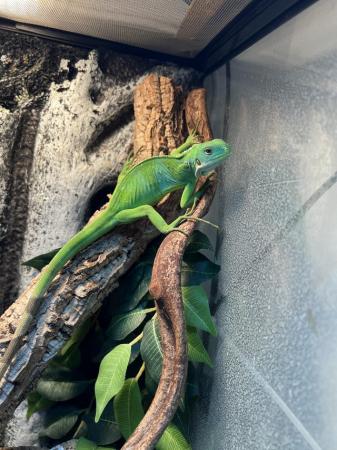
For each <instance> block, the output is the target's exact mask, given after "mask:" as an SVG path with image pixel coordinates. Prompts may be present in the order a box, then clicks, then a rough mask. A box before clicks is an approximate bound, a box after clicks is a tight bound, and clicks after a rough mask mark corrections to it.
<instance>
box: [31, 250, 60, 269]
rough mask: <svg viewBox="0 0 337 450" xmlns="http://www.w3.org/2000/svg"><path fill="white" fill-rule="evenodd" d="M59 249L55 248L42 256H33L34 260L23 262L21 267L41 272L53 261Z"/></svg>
mask: <svg viewBox="0 0 337 450" xmlns="http://www.w3.org/2000/svg"><path fill="white" fill-rule="evenodd" d="M59 250H60V249H59V248H57V249H55V250H52V251H51V252H48V253H44V254H43V255H39V256H35V258H32V259H29V260H28V261H25V262H23V263H22V265H23V266H28V267H33V268H34V269H37V270H42V269H43V268H44V266H46V265H47V264H49V263H50V261H51V260H52V259H53V257H54V256H55V255H56V253H57V252H58V251H59Z"/></svg>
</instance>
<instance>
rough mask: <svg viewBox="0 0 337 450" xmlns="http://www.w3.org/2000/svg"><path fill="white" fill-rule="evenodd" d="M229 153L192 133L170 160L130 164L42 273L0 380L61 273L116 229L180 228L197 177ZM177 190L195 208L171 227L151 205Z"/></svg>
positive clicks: (2, 365)
mask: <svg viewBox="0 0 337 450" xmlns="http://www.w3.org/2000/svg"><path fill="white" fill-rule="evenodd" d="M229 153H230V148H229V146H228V144H226V143H225V142H224V141H223V140H221V139H214V140H212V141H208V142H204V143H201V144H198V143H195V137H194V135H193V134H192V135H190V136H189V137H188V138H187V140H186V142H185V143H184V144H183V145H181V146H180V147H179V148H177V149H176V150H174V151H173V152H172V153H171V154H170V155H169V156H158V157H153V158H150V159H147V160H144V161H142V162H140V163H139V164H137V165H135V166H133V167H131V168H130V164H126V165H125V166H124V168H123V170H122V172H121V174H120V176H119V178H118V182H117V185H116V188H115V190H114V192H113V194H112V195H111V197H110V200H109V203H108V206H107V208H106V209H104V210H103V211H102V212H101V213H99V214H98V215H97V217H96V218H94V219H93V220H92V221H91V222H89V223H88V224H87V225H86V226H84V227H83V228H82V230H80V231H79V232H78V233H77V234H75V235H74V236H73V237H72V238H71V239H70V240H69V241H68V242H67V243H66V244H65V245H64V246H63V247H62V248H61V249H60V250H59V251H58V252H57V253H56V255H55V256H54V257H53V258H52V260H51V261H50V262H49V264H48V265H47V266H46V267H45V268H44V269H43V271H42V272H41V275H40V277H39V279H38V281H37V283H36V285H35V287H34V289H33V291H32V293H31V296H30V298H29V301H28V304H27V307H26V309H25V312H24V313H23V316H22V319H21V321H20V322H19V325H18V327H17V329H16V331H15V334H14V336H13V339H12V340H11V342H10V344H9V346H8V348H7V350H6V351H5V354H4V356H3V358H2V359H1V361H0V380H1V378H2V377H3V376H4V374H5V373H6V371H7V369H8V367H9V364H10V362H11V360H12V358H13V356H14V355H15V353H16V352H17V351H18V349H19V348H20V345H21V343H22V339H23V337H24V336H25V334H26V333H27V332H28V331H29V328H30V325H31V323H32V321H33V319H34V316H35V315H36V312H37V310H38V307H39V300H40V299H41V298H42V297H43V295H44V293H45V292H46V291H47V289H48V287H49V285H50V284H51V282H52V281H53V279H54V278H55V276H56V274H57V273H58V272H59V271H60V270H61V269H62V268H63V266H64V265H65V264H66V263H67V262H68V261H69V260H70V259H71V258H73V257H74V256H75V255H76V254H77V253H78V252H80V251H81V250H83V249H84V248H86V247H88V246H89V245H90V244H91V243H93V242H94V241H96V240H97V239H99V238H100V237H101V236H103V235H105V234H106V233H108V232H109V231H111V230H112V229H113V228H114V227H116V226H117V225H119V224H126V223H129V222H133V221H135V220H137V219H140V218H142V217H147V218H148V219H149V220H150V222H151V223H152V224H153V225H154V226H155V227H156V228H157V229H158V230H159V231H160V232H161V233H169V232H171V231H173V230H178V228H177V226H178V225H179V224H180V223H181V222H182V221H183V220H188V219H191V218H190V217H189V214H191V212H192V210H193V208H194V205H195V203H196V200H197V198H199V197H200V195H201V193H202V188H201V190H199V191H196V183H197V180H198V177H199V176H200V175H205V174H207V173H209V172H210V171H212V170H213V169H214V168H215V167H217V166H218V165H220V164H221V163H222V162H223V160H224V159H225V158H226V157H227V156H228V155H229ZM178 189H183V193H182V196H181V200H180V206H181V208H187V207H189V206H191V205H192V204H193V206H192V208H191V209H190V211H189V212H188V213H185V214H184V215H181V216H179V217H178V218H177V219H175V220H174V221H173V222H171V223H170V224H168V223H166V221H165V220H164V218H163V217H162V216H161V215H160V214H159V213H158V212H157V211H156V210H155V209H154V208H153V206H152V205H156V204H157V203H158V202H159V200H160V199H162V198H163V197H164V196H165V195H166V194H168V193H169V192H173V191H176V190H178ZM193 220H195V219H193ZM179 231H180V230H179Z"/></svg>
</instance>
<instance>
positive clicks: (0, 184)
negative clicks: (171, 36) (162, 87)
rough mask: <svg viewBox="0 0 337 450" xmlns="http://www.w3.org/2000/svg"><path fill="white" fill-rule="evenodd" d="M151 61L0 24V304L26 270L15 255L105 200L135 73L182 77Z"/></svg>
mask: <svg viewBox="0 0 337 450" xmlns="http://www.w3.org/2000/svg"><path fill="white" fill-rule="evenodd" d="M156 64H157V63H156V62H155V61H150V60H145V59H141V58H138V57H135V56H128V55H121V54H117V53H115V52H112V51H106V50H105V51H97V50H84V49H80V48H75V47H70V46H65V45H60V44H56V43H51V42H48V41H45V40H42V39H39V38H35V37H27V36H23V35H20V34H15V33H7V32H0V135H1V136H0V260H1V262H2V270H1V272H0V313H2V312H3V311H4V310H5V309H6V308H7V307H8V306H9V305H10V304H11V303H12V302H13V301H14V300H15V298H16V297H17V295H18V294H19V292H21V291H22V289H23V287H24V286H25V285H26V284H27V283H28V281H29V280H30V279H31V278H32V276H33V272H34V271H33V270H31V269H28V268H26V267H24V266H21V262H22V261H25V260H27V259H30V258H32V257H34V256H36V255H38V254H40V253H44V252H47V251H49V250H51V249H53V248H57V247H59V246H61V245H62V244H63V243H64V242H66V241H67V240H68V239H69V237H70V236H71V235H73V234H74V233H75V232H76V231H77V230H78V229H79V228H81V227H82V225H83V223H84V222H85V221H86V220H87V219H88V218H89V216H90V215H91V214H92V213H93V212H94V210H95V209H96V208H98V207H100V206H101V205H102V204H103V203H105V202H106V201H107V197H106V194H107V193H108V192H111V190H112V189H113V185H114V183H115V181H116V178H117V174H118V172H119V170H120V168H121V166H122V164H123V162H124V160H125V159H126V158H127V156H128V155H129V154H130V152H131V151H132V137H133V108H132V100H133V88H134V87H135V85H136V84H137V82H138V81H139V80H140V79H141V78H142V76H144V74H146V73H148V72H150V71H157V72H158V71H159V72H160V73H163V74H167V75H170V76H172V77H173V78H174V79H175V80H176V81H177V83H178V84H179V83H184V84H185V83H186V82H187V81H188V82H190V81H191V78H192V72H191V71H189V70H186V69H178V68H177V67H175V66H160V67H158V66H157V67H155V66H156Z"/></svg>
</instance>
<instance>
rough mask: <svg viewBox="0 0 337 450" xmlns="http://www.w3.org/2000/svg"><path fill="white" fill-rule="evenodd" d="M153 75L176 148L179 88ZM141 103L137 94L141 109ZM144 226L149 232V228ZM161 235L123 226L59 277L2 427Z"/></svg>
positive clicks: (17, 362) (11, 390)
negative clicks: (172, 99) (174, 101)
mask: <svg viewBox="0 0 337 450" xmlns="http://www.w3.org/2000/svg"><path fill="white" fill-rule="evenodd" d="M159 72H160V70H159ZM166 72H167V70H166ZM85 73H86V72H85ZM171 73H172V78H174V77H175V74H179V75H178V76H177V77H176V78H179V79H182V80H183V81H184V82H185V85H186V83H187V82H188V80H189V79H191V72H186V71H180V72H179V71H176V70H172V71H171ZM151 77H152V79H153V80H155V81H154V82H155V83H156V84H157V86H159V89H156V90H155V91H154V93H153V97H152V103H151V104H152V105H153V106H152V107H153V108H158V107H160V108H162V110H163V111H165V114H164V115H163V114H159V116H158V123H160V124H162V126H161V127H158V123H157V121H156V120H154V121H153V129H154V130H158V129H159V128H160V129H161V130H162V133H163V136H164V135H165V130H166V129H170V127H171V124H172V123H175V132H176V133H177V135H176V137H175V139H171V140H169V139H167V142H168V149H169V150H171V149H172V148H174V147H175V145H176V142H179V139H180V138H181V136H183V133H184V132H183V130H184V128H185V124H184V121H183V120H182V115H180V116H179V117H180V119H179V118H178V119H177V116H176V114H175V109H174V108H171V106H170V107H168V106H167V103H168V99H167V90H171V91H172V92H175V88H174V87H173V83H172V81H169V80H167V79H166V80H165V77H163V76H159V75H156V76H153V75H152V76H151ZM145 84H146V79H145ZM169 85H171V87H170V88H168V86H169ZM160 86H162V88H161V87H160ZM185 87H186V86H184V88H185ZM130 99H131V94H130ZM109 101H110V102H111V98H109V97H108V98H105V97H104V96H103V97H102V101H101V102H100V105H99V107H100V108H103V109H104V110H109V108H108V102H109ZM137 101H138V100H137V96H136V98H135V107H136V109H137ZM109 117H110V118H109V120H112V119H111V115H110V116H109ZM139 121H141V122H143V125H142V126H140V125H139V123H138V122H139ZM136 122H137V126H136V129H142V128H143V129H144V128H146V127H147V126H148V121H147V118H146V117H143V116H142V115H140V116H138V117H137V118H136ZM96 129H97V128H95V130H96ZM78 131H79V130H78ZM83 134H85V139H86V142H88V146H87V148H88V149H89V148H90V146H89V143H91V144H92V142H93V141H90V139H89V137H90V136H92V135H93V134H92V133H91V134H90V133H87V134H86V133H85V132H83ZM88 136H89V137H88ZM136 136H137V133H136ZM135 141H136V142H140V144H139V146H140V147H141V149H142V157H143V158H146V157H148V156H151V155H152V154H158V152H159V151H160V150H161V149H160V148H159V143H158V142H159V141H158V140H156V142H155V143H154V144H153V150H152V151H151V154H150V155H149V154H148V153H146V152H145V151H144V148H143V145H142V144H141V138H138V141H137V139H136V138H135ZM58 145H61V142H58ZM55 148H56V147H55ZM135 150H136V157H137V155H138V151H140V150H138V147H137V146H136V147H135ZM152 152H153V153H152ZM125 156H126V155H125ZM69 182H70V180H69ZM176 203H177V202H176V201H175V200H174V198H172V197H171V198H170V199H168V200H167V202H166V203H165V204H163V205H162V206H161V210H162V212H163V213H164V212H165V211H166V212H167V213H168V216H169V217H168V219H170V217H171V218H172V217H173V215H175V211H176ZM144 230H146V231H145V232H144ZM156 234H157V233H156V232H155V231H154V230H153V229H152V228H151V227H150V226H149V225H148V224H147V222H146V221H143V222H137V223H136V224H133V225H130V226H128V227H119V228H118V229H116V230H115V231H114V232H113V233H112V234H111V235H109V236H106V237H104V238H102V239H101V240H99V241H98V242H96V243H95V244H93V245H92V246H90V248H88V249H86V250H85V251H83V252H81V253H80V254H79V255H77V257H76V258H74V260H73V261H71V263H69V264H68V265H67V266H66V267H65V268H64V270H63V271H62V272H61V273H60V274H59V275H58V276H57V278H56V279H55V280H54V282H53V284H52V285H51V287H50V289H49V290H48V293H47V294H46V296H45V297H44V300H43V303H42V304H41V307H40V310H39V313H38V316H37V317H36V321H35V324H34V326H33V327H32V330H31V331H30V332H29V334H28V335H27V339H26V342H25V344H24V345H23V346H22V348H21V349H20V351H19V352H18V354H17V355H16V358H15V359H14V360H13V362H12V364H11V367H10V369H9V371H8V372H7V375H6V378H5V380H3V382H2V386H1V391H0V426H1V430H2V431H3V428H4V426H5V425H6V423H7V421H8V419H9V418H10V417H11V416H12V414H13V411H14V409H15V407H16V406H17V405H18V403H19V402H20V401H21V400H22V399H23V398H24V396H25V394H26V393H27V391H29V390H30V389H31V388H32V387H33V386H34V384H35V383H36V381H37V379H38V377H39V374H40V373H41V371H42V370H43V369H44V368H45V367H46V365H47V363H48V361H49V360H50V359H51V358H52V357H53V356H54V355H55V354H56V353H57V351H58V350H59V349H60V348H61V347H62V345H63V344H64V342H65V341H66V340H67V339H68V338H69V336H70V335H71V334H72V331H73V329H74V328H75V327H77V326H79V325H80V324H81V323H83V321H84V320H86V319H87V318H88V317H90V316H91V315H93V314H94V313H95V311H97V309H98V308H99V307H100V305H101V303H102V301H103V299H104V297H105V296H106V294H107V293H108V292H110V291H111V290H112V289H113V288H114V287H115V286H116V285H117V280H118V278H119V276H121V275H122V274H123V273H125V272H126V270H127V269H128V268H129V267H130V266H131V265H132V263H133V262H134V261H136V260H137V258H138V257H139V255H140V254H141V253H142V252H143V250H144V248H145V247H146V245H147V243H148V242H149V241H150V240H151V239H152V238H153V237H154V236H155V235H156ZM34 282H35V280H34V281H33V282H32V283H31V284H30V285H29V286H28V288H27V289H26V290H25V291H24V293H23V294H22V295H21V296H20V297H19V298H18V299H17V301H16V302H15V303H14V304H13V305H12V306H11V307H10V308H9V309H8V310H7V311H6V312H5V313H4V314H3V316H2V317H1V322H0V339H1V343H2V345H1V349H2V351H4V349H5V347H6V345H7V344H8V342H9V340H10V338H11V335H12V334H13V332H14V330H15V328H16V326H17V323H18V321H19V319H20V316H21V314H22V310H23V309H24V307H25V304H26V302H27V299H28V296H29V293H30V291H31V290H32V288H33V285H34Z"/></svg>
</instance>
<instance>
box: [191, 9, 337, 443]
mask: <svg viewBox="0 0 337 450" xmlns="http://www.w3.org/2000/svg"><path fill="white" fill-rule="evenodd" d="M336 23H337V5H336V2H333V1H332V0H331V1H330V0H324V1H320V2H317V3H315V4H314V5H312V6H311V7H309V8H308V9H306V10H305V11H304V12H302V13H301V14H300V15H298V16H297V17H295V18H293V19H292V20H290V21H289V22H287V23H286V24H284V25H283V26H281V27H280V28H279V29H276V30H275V31H274V32H272V33H271V34H269V35H268V36H266V37H265V38H264V39H263V40H261V41H260V42H258V43H257V44H255V45H254V46H252V47H251V48H249V49H248V50H247V51H245V52H244V53H243V54H241V55H240V56H238V57H237V58H235V59H234V60H233V61H231V62H230V64H229V66H227V67H222V68H220V69H219V70H218V71H217V72H216V73H214V74H212V75H210V76H209V77H208V78H207V80H206V86H207V87H208V89H209V94H211V98H210V102H209V106H210V112H211V118H212V122H213V129H214V133H215V134H216V135H221V134H222V132H225V134H226V135H227V139H228V141H229V142H230V143H231V144H232V146H233V154H232V156H231V157H230V158H229V159H228V161H227V162H226V164H225V169H224V171H223V173H222V181H221V185H220V189H219V195H218V201H217V204H216V205H214V207H213V213H212V214H213V219H214V220H215V221H218V222H219V224H220V226H221V229H222V233H221V234H220V235H219V239H218V257H219V261H220V263H221V265H222V271H221V275H220V277H219V280H218V284H217V285H214V286H213V292H214V300H215V305H214V310H215V313H216V322H217V326H218V329H219V336H218V338H217V340H212V341H211V342H210V343H209V350H210V352H211V355H212V357H213V361H214V364H215V369H214V371H211V370H204V371H203V383H202V386H203V391H202V402H201V406H198V411H196V420H195V426H194V430H193V433H192V436H194V442H193V449H195V450H201V449H205V448H207V449H209V450H220V449H248V448H249V449H252V450H253V449H256V450H257V449H259V450H260V449H267V448H268V449H280V448H287V449H289V450H295V449H296V450H304V449H331V450H333V449H336V448H337V347H336V342H337V327H336V323H337V308H336V298H337V264H336V263H337V253H336V249H337V208H336V205H337V127H336V117H337V115H336V111H337V44H336V42H337V39H336V38H337V31H336V30H337V29H336Z"/></svg>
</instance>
